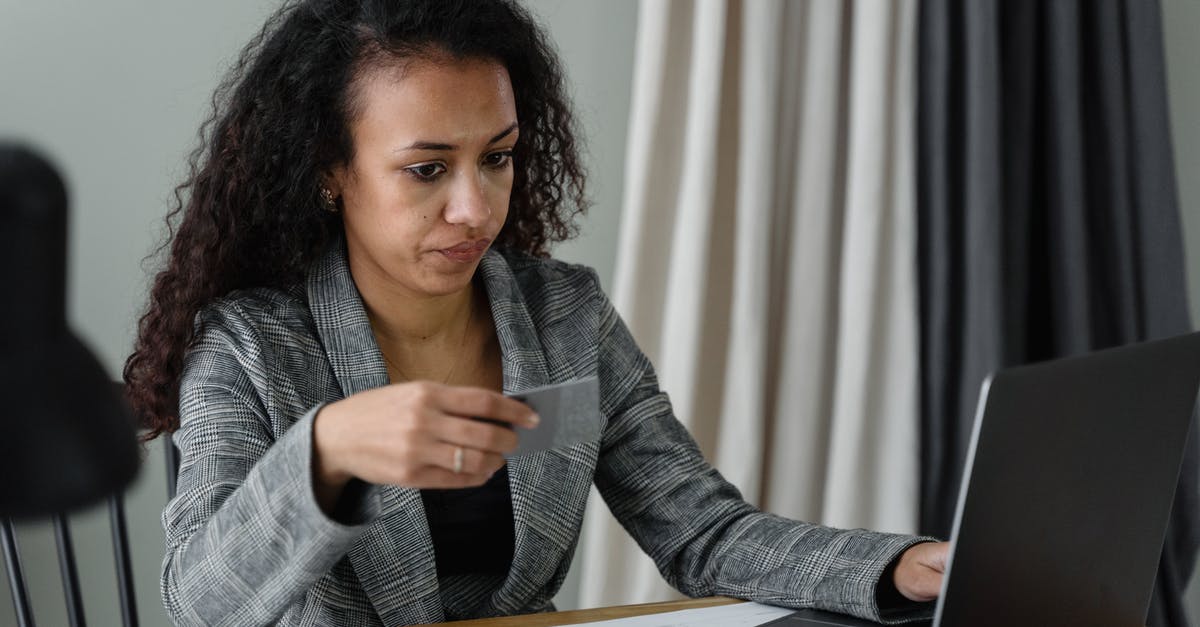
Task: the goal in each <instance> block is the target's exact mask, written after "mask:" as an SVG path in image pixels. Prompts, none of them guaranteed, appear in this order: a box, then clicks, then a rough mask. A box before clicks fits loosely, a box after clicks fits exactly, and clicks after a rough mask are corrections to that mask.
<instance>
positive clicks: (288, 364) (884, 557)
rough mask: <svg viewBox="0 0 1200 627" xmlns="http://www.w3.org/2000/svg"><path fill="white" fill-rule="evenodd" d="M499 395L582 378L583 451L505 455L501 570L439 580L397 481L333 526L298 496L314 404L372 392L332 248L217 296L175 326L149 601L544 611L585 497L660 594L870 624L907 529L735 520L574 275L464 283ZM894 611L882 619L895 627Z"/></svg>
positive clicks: (370, 492)
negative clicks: (185, 332) (650, 573)
mask: <svg viewBox="0 0 1200 627" xmlns="http://www.w3.org/2000/svg"><path fill="white" fill-rule="evenodd" d="M477 278H478V279H479V280H482V281H483V284H484V286H485V288H486V291H487V295H488V299H489V301H490V303H491V310H492V316H493V318H494V320H495V324H496V333H497V335H498V336H499V341H500V347H501V353H502V359H503V370H504V390H505V392H509V393H512V392H519V391H521V390H525V389H529V388H532V387H536V386H541V385H544V384H548V383H553V382H561V381H569V380H573V379H578V378H580V377H585V376H588V375H598V376H599V379H600V391H601V401H600V409H601V414H602V419H603V420H604V421H605V424H604V427H603V434H602V436H601V439H600V441H597V442H592V443H588V444H581V445H577V446H574V447H571V448H569V449H565V450H555V451H548V452H542V453H537V454H533V455H527V456H524V457H519V458H516V459H513V460H511V461H510V462H509V477H510V479H509V480H510V484H511V491H512V501H513V515H514V530H515V551H514V554H513V558H512V568H511V570H510V571H509V573H508V575H507V576H506V577H496V576H486V577H485V576H459V577H442V578H439V577H438V573H437V568H436V564H435V563H434V554H433V548H432V544H431V542H430V535H429V528H428V525H427V523H426V519H425V513H424V510H423V508H422V503H421V498H420V494H419V492H418V491H417V490H414V489H407V488H398V487H394V486H367V487H365V488H364V489H363V490H362V491H361V494H360V495H359V496H358V497H357V498H354V499H352V507H351V508H349V510H350V511H348V512H346V516H345V517H344V518H343V519H340V520H333V519H330V518H329V517H327V516H325V515H324V513H323V512H322V511H321V509H320V508H319V506H318V505H317V503H316V500H315V498H314V495H313V490H312V481H311V471H310V459H311V454H312V420H313V417H314V415H315V414H316V412H317V410H318V409H320V408H321V407H322V405H323V404H325V403H329V402H331V401H335V400H338V399H341V398H343V397H345V396H348V395H350V394H354V393H356V392H360V391H363V390H367V389H371V388H375V387H379V386H383V385H387V384H388V375H387V369H386V367H385V365H384V362H383V360H382V357H381V355H380V352H379V348H378V346H377V345H376V343H375V339H374V336H373V335H372V332H371V327H370V325H369V323H368V321H367V316H366V313H365V311H364V308H363V304H362V301H361V298H360V297H359V294H358V291H357V289H356V288H355V285H354V282H353V280H352V278H351V276H350V272H349V268H348V265H347V263H346V260H345V250H344V244H340V243H339V244H335V245H334V246H332V247H331V248H330V250H329V252H328V253H327V254H325V255H324V256H323V257H322V258H321V259H320V260H318V262H316V263H315V264H314V265H313V267H312V268H311V270H310V271H309V274H308V277H307V280H306V281H305V282H304V284H302V285H297V286H295V287H294V288H292V289H290V290H287V291H281V290H269V289H254V290H245V291H238V292H235V293H233V294H231V295H229V296H228V297H225V298H222V299H219V300H217V301H215V302H214V303H212V304H211V305H209V306H208V307H206V308H205V309H204V310H203V311H202V312H201V313H200V314H199V315H198V316H197V319H196V328H197V341H196V343H195V345H194V348H193V349H192V350H191V351H190V352H189V354H188V356H187V358H186V360H185V366H184V374H183V379H182V385H181V391H180V420H181V423H182V424H181V426H180V429H179V430H178V431H177V432H176V433H175V434H174V441H175V443H176V444H177V445H178V446H179V447H180V449H181V451H182V464H181V467H180V472H179V493H178V496H176V497H175V498H174V499H173V500H172V501H171V502H170V503H168V504H167V507H166V510H165V511H164V513H163V526H164V527H165V529H166V557H165V559H164V561H163V572H162V597H163V602H164V604H165V605H166V608H167V610H168V612H169V613H170V615H171V617H172V618H173V619H174V620H175V621H176V622H177V623H180V624H188V625H199V624H204V625H237V626H239V627H241V626H245V625H260V624H285V625H379V624H386V625H403V624H413V623H430V622H437V621H442V620H448V619H457V618H465V617H483V616H496V615H511V614H521V613H529V612H542V611H548V610H552V609H553V606H552V604H551V598H552V597H553V596H554V594H555V592H557V591H558V588H559V586H560V585H561V584H562V581H563V577H564V576H565V575H566V573H567V568H568V566H569V565H570V563H571V556H572V554H573V553H574V550H575V545H576V540H577V538H578V536H579V529H580V525H581V523H582V521H583V512H584V506H585V504H586V501H587V497H588V490H589V486H591V485H592V483H595V485H596V486H597V488H599V491H600V493H601V494H602V495H603V497H604V499H605V501H606V502H607V503H608V506H609V507H610V508H611V510H612V512H613V514H615V515H616V517H617V518H618V519H619V520H620V522H621V524H622V525H624V527H625V528H626V529H627V530H628V531H629V533H630V534H631V535H632V536H633V537H634V538H635V539H636V540H637V542H638V544H639V545H641V547H642V549H643V550H645V551H646V552H647V553H648V554H649V555H650V556H651V557H652V558H653V559H654V562H655V563H656V564H657V566H658V569H659V570H660V571H661V572H662V574H663V576H664V577H665V578H666V579H667V581H668V582H670V583H671V585H673V586H675V587H676V588H678V589H679V590H680V591H682V592H683V593H684V594H687V595H689V596H693V597H699V596H706V595H714V594H723V595H729V596H734V597H740V598H746V599H754V600H759V601H763V602H766V603H772V604H776V605H785V606H795V607H811V606H815V607H821V608H825V609H831V610H835V611H840V612H845V613H850V614H855V615H859V616H863V617H868V618H873V619H877V620H878V619H879V618H880V611H879V608H878V606H877V602H876V585H877V582H878V581H879V579H880V577H881V574H882V573H883V572H884V570H885V568H886V567H887V566H888V565H889V563H890V562H892V561H893V560H894V558H895V557H896V556H897V555H898V554H899V553H900V552H901V551H902V550H903V549H905V548H907V547H908V546H910V545H912V544H913V543H915V542H918V541H919V540H920V539H919V538H914V537H909V536H895V535H888V534H880V533H874V532H870V531H863V530H853V531H842V530H836V529H830V528H826V527H820V526H815V525H810V524H806V523H801V522H796V521H792V520H787V519H784V518H780V517H777V516H773V515H771V514H766V513H763V512H760V511H758V510H756V509H755V508H754V507H752V506H750V505H748V504H747V503H746V502H745V501H743V500H742V498H741V495H740V494H739V493H738V491H737V490H736V489H735V488H734V487H733V486H732V485H730V484H729V483H728V482H726V481H725V480H724V479H723V478H722V477H721V475H720V474H719V473H718V472H717V471H716V470H715V469H714V468H712V467H711V466H710V465H708V463H706V462H705V460H704V458H703V457H702V455H701V453H700V451H699V450H698V448H697V446H696V444H695V443H694V441H693V440H692V438H691V437H690V436H689V435H688V433H687V431H686V430H685V429H684V427H683V426H682V425H681V424H680V423H679V422H678V421H677V420H676V419H675V417H674V415H673V414H672V410H671V405H670V403H669V402H668V400H667V396H666V394H664V393H663V392H662V391H661V390H659V388H658V383H657V381H656V379H655V375H654V371H653V368H652V366H651V364H650V362H649V361H648V360H647V359H646V357H645V356H644V355H643V354H642V353H641V351H639V350H638V347H637V345H636V344H635V343H634V341H633V338H632V337H631V336H630V334H629V332H628V331H627V330H626V328H625V325H624V324H623V323H622V322H621V320H620V318H619V317H618V315H617V314H616V313H615V311H614V310H613V308H612V306H611V304H610V303H609V301H608V299H607V298H606V297H605V296H604V294H603V293H602V292H601V290H600V286H599V283H598V282H597V280H596V276H595V274H594V273H593V272H592V271H591V270H589V269H586V268H582V267H579V266H573V265H568V264H565V263H561V262H557V261H551V260H543V259H535V258H531V257H527V256H523V255H509V254H502V253H499V252H496V251H491V252H489V253H487V255H486V256H485V257H484V258H483V261H482V263H481V264H480V267H479V270H478V276H477ZM909 617H910V616H907V615H900V616H894V617H892V618H894V619H905V618H909Z"/></svg>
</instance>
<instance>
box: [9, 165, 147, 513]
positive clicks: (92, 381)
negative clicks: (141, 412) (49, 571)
mask: <svg viewBox="0 0 1200 627" xmlns="http://www.w3.org/2000/svg"><path fill="white" fill-rule="evenodd" d="M66 242H67V192H66V188H65V186H64V185H63V181H62V178H61V177H60V176H59V175H58V172H57V171H56V170H55V168H54V167H53V166H52V165H51V164H50V163H49V162H48V161H47V160H45V159H44V158H42V157H40V156H39V155H37V154H36V153H34V152H33V151H32V150H29V149H27V148H25V147H22V146H19V145H15V144H11V143H5V142H0V292H2V293H3V298H2V299H0V302H3V306H0V392H2V398H3V400H2V401H0V477H3V479H2V480H0V516H13V517H24V516H35V515H41V514H49V513H52V512H61V511H68V510H71V509H76V508H79V507H82V506H85V505H88V504H90V503H92V502H94V501H96V500H99V499H101V498H103V497H105V496H107V495H110V494H112V493H114V492H116V491H118V490H121V489H122V488H123V487H124V486H125V485H126V484H127V483H129V481H130V480H131V479H132V478H133V476H134V475H135V474H136V473H137V468H138V458H139V455H138V445H137V438H136V434H135V430H134V422H133V419H132V418H131V416H130V412H129V411H128V410H127V408H126V407H125V406H124V403H123V401H122V399H121V398H120V397H119V395H118V394H117V392H116V390H115V389H114V386H113V385H112V383H111V382H110V380H109V378H108V376H107V375H106V374H105V372H104V369H103V368H102V367H101V366H100V363H99V362H98V361H97V360H96V358H95V356H93V355H92V353H91V351H89V350H88V349H87V347H86V346H84V344H83V343H82V342H81V341H80V340H79V339H78V338H77V337H76V336H75V335H74V334H73V333H72V332H71V330H70V329H69V328H67V322H66V318H67V317H66V253H67V247H66Z"/></svg>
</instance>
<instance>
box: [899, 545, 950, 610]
mask: <svg viewBox="0 0 1200 627" xmlns="http://www.w3.org/2000/svg"><path fill="white" fill-rule="evenodd" d="M949 552H950V543H949V542H922V543H920V544H914V545H912V546H910V547H908V550H906V551H904V552H903V553H901V554H900V561H899V562H898V563H897V564H896V571H895V573H893V575H892V581H893V583H895V584H896V590H899V591H900V594H903V595H904V598H906V599H909V600H911V601H932V600H934V599H936V598H937V597H938V594H939V593H941V591H942V575H943V574H944V573H945V572H946V557H947V556H948V555H949Z"/></svg>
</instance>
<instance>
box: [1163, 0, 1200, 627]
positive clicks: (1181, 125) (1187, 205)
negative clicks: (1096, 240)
mask: <svg viewBox="0 0 1200 627" xmlns="http://www.w3.org/2000/svg"><path fill="white" fill-rule="evenodd" d="M1162 9H1163V31H1164V32H1163V34H1164V38H1165V40H1166V41H1165V42H1164V43H1165V48H1166V55H1167V92H1168V93H1167V95H1168V97H1169V99H1170V100H1169V105H1170V107H1171V135H1172V140H1173V141H1172V143H1173V145H1174V147H1175V172H1176V177H1177V179H1178V181H1179V185H1178V187H1179V207H1180V212H1181V214H1182V218H1183V237H1184V248H1185V251H1186V253H1187V274H1188V296H1189V300H1190V302H1191V309H1192V321H1193V326H1200V64H1197V59H1198V58H1200V40H1198V39H1197V37H1196V34H1197V33H1200V0H1163V3H1162ZM1197 435H1200V434H1193V437H1196V436H1197ZM1187 604H1188V613H1189V614H1190V615H1191V617H1192V622H1193V623H1197V622H1200V577H1192V584H1191V586H1190V587H1189V588H1188V592H1187Z"/></svg>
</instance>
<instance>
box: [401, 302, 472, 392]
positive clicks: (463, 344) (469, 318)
mask: <svg viewBox="0 0 1200 627" xmlns="http://www.w3.org/2000/svg"><path fill="white" fill-rule="evenodd" d="M468 307H469V308H468V309H467V324H466V326H464V327H463V332H462V338H461V339H459V341H458V352H457V353H455V355H454V362H453V363H451V364H450V370H449V372H447V373H446V376H445V378H443V379H442V383H449V382H450V377H452V376H454V371H455V370H457V369H458V362H460V361H462V354H463V349H464V348H466V346H467V335H468V333H469V332H470V330H471V322H472V321H474V320H475V298H474V295H472V297H471V303H470V305H468ZM379 354H380V355H383V360H384V361H385V362H387V365H389V366H391V367H392V368H395V369H396V372H397V373H398V374H399V375H400V377H401V378H402V379H404V380H405V381H413V380H414V379H413V378H412V377H410V376H408V373H407V372H404V370H403V369H402V368H401V367H400V366H397V365H396V362H394V361H392V359H391V358H390V357H388V354H387V353H386V352H384V350H383V347H382V346H380V347H379Z"/></svg>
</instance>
